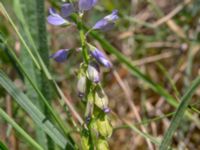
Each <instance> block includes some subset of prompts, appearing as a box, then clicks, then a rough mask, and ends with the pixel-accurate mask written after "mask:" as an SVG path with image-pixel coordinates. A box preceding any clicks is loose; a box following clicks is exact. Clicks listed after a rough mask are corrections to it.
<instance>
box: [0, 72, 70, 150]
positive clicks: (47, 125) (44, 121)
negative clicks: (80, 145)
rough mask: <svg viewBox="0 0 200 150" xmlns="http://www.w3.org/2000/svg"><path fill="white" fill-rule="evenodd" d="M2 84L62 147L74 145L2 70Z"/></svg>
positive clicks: (0, 77) (0, 81) (0, 74)
mask: <svg viewBox="0 0 200 150" xmlns="http://www.w3.org/2000/svg"><path fill="white" fill-rule="evenodd" d="M0 85H2V87H3V88H4V89H5V90H6V91H7V92H8V93H9V94H10V95H11V96H12V97H13V98H14V99H15V100H16V102H17V103H18V104H19V105H20V106H21V107H22V108H23V109H24V110H25V111H26V112H27V113H28V114H29V115H30V116H31V118H32V119H33V120H34V121H35V123H36V124H37V125H38V126H39V127H41V128H42V129H43V130H44V131H45V132H46V133H47V134H48V135H49V136H50V137H51V138H52V139H53V141H54V142H55V143H56V144H58V145H59V146H60V147H62V148H65V147H70V148H72V149H73V145H72V144H71V143H70V141H68V140H67V139H66V138H65V137H64V136H63V135H62V134H61V133H60V132H59V131H58V130H57V128H56V127H55V126H54V125H53V124H52V123H51V122H50V121H49V119H48V118H47V117H46V116H45V115H44V114H43V113H41V111H40V110H39V109H38V108H37V107H36V106H35V105H34V104H33V103H32V102H31V100H30V99H29V98H28V97H27V96H26V95H25V94H24V93H22V92H21V91H20V90H19V89H18V88H17V87H16V86H15V85H14V84H13V83H12V81H11V80H10V79H9V78H8V77H7V76H6V75H5V74H4V73H3V72H2V71H1V70H0Z"/></svg>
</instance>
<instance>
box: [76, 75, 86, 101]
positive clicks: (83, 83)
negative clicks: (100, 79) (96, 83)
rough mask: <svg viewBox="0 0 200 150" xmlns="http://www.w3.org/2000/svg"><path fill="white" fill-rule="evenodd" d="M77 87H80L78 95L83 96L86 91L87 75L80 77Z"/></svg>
mask: <svg viewBox="0 0 200 150" xmlns="http://www.w3.org/2000/svg"><path fill="white" fill-rule="evenodd" d="M77 89H78V96H79V97H81V98H82V97H83V96H84V95H85V92H86V77H85V76H81V77H80V78H79V80H78V83H77Z"/></svg>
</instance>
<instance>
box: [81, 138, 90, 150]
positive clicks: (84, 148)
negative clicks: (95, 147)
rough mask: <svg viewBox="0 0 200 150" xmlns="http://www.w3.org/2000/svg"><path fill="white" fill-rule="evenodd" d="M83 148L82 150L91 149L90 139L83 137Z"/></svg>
mask: <svg viewBox="0 0 200 150" xmlns="http://www.w3.org/2000/svg"><path fill="white" fill-rule="evenodd" d="M81 146H82V150H89V149H90V145H89V137H86V136H81Z"/></svg>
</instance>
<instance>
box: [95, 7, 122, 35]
mask: <svg viewBox="0 0 200 150" xmlns="http://www.w3.org/2000/svg"><path fill="white" fill-rule="evenodd" d="M117 14H118V11H117V10H113V11H112V13H111V14H110V15H107V16H105V17H104V18H103V19H101V20H99V21H97V23H96V24H95V25H94V26H93V29H94V30H97V29H99V30H103V31H107V30H110V29H112V28H113V27H114V25H115V21H116V20H117V19H118V18H119V17H118V15H117Z"/></svg>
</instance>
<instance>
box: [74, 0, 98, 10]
mask: <svg viewBox="0 0 200 150" xmlns="http://www.w3.org/2000/svg"><path fill="white" fill-rule="evenodd" d="M96 3H97V0H79V3H78V7H79V10H81V11H84V10H89V9H91V8H92V7H93V6H94V5H95V4H96Z"/></svg>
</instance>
